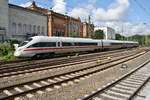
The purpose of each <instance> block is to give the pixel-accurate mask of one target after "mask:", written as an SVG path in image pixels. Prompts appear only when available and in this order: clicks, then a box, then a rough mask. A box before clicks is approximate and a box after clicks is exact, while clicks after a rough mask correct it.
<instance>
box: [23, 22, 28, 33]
mask: <svg viewBox="0 0 150 100" xmlns="http://www.w3.org/2000/svg"><path fill="white" fill-rule="evenodd" d="M23 33H24V34H26V33H27V25H26V24H24V25H23Z"/></svg>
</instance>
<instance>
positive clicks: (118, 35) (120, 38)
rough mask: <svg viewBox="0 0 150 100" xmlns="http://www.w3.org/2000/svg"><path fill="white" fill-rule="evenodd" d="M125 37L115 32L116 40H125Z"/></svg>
mask: <svg viewBox="0 0 150 100" xmlns="http://www.w3.org/2000/svg"><path fill="white" fill-rule="evenodd" d="M126 39H127V38H126V37H125V36H122V35H120V34H116V40H126Z"/></svg>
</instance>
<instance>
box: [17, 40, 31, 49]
mask: <svg viewBox="0 0 150 100" xmlns="http://www.w3.org/2000/svg"><path fill="white" fill-rule="evenodd" d="M30 41H32V38H29V39H27V41H24V42H22V43H20V44H19V47H21V46H24V45H26V44H27V43H29V42H30Z"/></svg>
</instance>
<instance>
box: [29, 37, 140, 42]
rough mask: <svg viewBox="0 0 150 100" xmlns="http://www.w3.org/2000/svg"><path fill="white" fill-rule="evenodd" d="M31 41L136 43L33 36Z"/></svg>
mask: <svg viewBox="0 0 150 100" xmlns="http://www.w3.org/2000/svg"><path fill="white" fill-rule="evenodd" d="M31 38H32V39H34V40H36V41H39V42H40V41H43V42H47V41H51V42H56V41H62V42H63V41H65V42H93V43H94V42H101V41H103V42H106V43H110V42H111V43H138V42H134V41H120V40H102V39H91V38H75V37H55V36H52V37H48V36H34V37H31Z"/></svg>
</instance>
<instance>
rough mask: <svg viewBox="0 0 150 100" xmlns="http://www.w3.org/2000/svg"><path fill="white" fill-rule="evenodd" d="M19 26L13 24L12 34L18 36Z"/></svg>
mask: <svg viewBox="0 0 150 100" xmlns="http://www.w3.org/2000/svg"><path fill="white" fill-rule="evenodd" d="M16 30H17V26H16V23H12V34H16Z"/></svg>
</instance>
